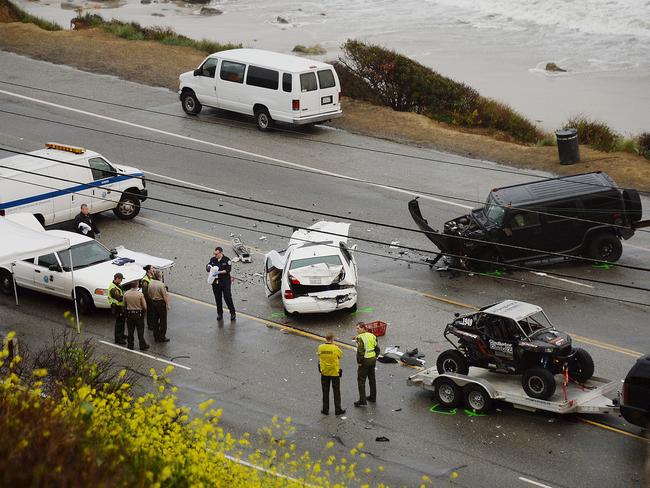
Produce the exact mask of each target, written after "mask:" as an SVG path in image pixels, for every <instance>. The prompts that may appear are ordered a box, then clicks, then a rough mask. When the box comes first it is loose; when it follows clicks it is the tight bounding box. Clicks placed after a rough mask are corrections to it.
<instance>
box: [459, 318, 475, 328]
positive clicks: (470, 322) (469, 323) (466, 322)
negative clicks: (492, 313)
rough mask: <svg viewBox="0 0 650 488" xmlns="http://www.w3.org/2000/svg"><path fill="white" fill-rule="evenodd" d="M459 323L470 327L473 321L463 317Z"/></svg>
mask: <svg viewBox="0 0 650 488" xmlns="http://www.w3.org/2000/svg"><path fill="white" fill-rule="evenodd" d="M460 323H461V325H464V326H466V327H471V326H472V324H473V323H474V319H472V317H463V319H462V320H461V321H460Z"/></svg>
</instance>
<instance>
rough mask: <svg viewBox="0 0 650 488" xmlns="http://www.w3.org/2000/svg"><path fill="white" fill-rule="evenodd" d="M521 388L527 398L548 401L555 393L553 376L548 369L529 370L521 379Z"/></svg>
mask: <svg viewBox="0 0 650 488" xmlns="http://www.w3.org/2000/svg"><path fill="white" fill-rule="evenodd" d="M521 386H523V388H524V391H525V392H526V395H528V396H529V397H531V398H538V399H540V400H548V399H549V398H551V397H552V396H553V393H555V386H556V385H555V376H553V373H551V372H550V371H549V370H548V369H544V368H530V369H527V370H526V371H525V372H524V374H523V376H522V377H521Z"/></svg>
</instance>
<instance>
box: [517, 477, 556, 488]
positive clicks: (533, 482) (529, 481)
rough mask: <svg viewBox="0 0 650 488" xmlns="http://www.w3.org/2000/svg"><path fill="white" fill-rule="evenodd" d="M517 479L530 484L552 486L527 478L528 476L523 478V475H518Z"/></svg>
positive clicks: (541, 486)
mask: <svg viewBox="0 0 650 488" xmlns="http://www.w3.org/2000/svg"><path fill="white" fill-rule="evenodd" d="M519 479H520V480H521V481H523V482H525V483H530V484H531V485H535V486H539V487H540V488H553V487H552V486H549V485H545V484H544V483H539V482H537V481H533V480H529V479H528V478H524V477H523V476H520V477H519Z"/></svg>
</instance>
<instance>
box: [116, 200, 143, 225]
mask: <svg viewBox="0 0 650 488" xmlns="http://www.w3.org/2000/svg"><path fill="white" fill-rule="evenodd" d="M113 213H114V214H115V215H116V216H117V218H119V219H122V220H130V219H132V218H134V217H135V216H136V215H138V214H139V213H140V200H138V199H137V198H136V197H134V196H131V195H125V196H123V197H122V199H121V200H120V202H119V203H118V204H117V207H115V208H114V209H113Z"/></svg>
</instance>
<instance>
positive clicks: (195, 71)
mask: <svg viewBox="0 0 650 488" xmlns="http://www.w3.org/2000/svg"><path fill="white" fill-rule="evenodd" d="M202 73H203V70H202V69H201V68H196V69H195V70H194V76H201V74H202Z"/></svg>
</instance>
